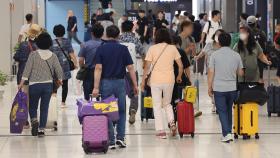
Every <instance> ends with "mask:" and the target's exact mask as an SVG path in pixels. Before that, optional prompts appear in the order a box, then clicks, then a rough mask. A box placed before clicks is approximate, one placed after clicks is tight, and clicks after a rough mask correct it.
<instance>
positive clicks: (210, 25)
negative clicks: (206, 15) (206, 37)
mask: <svg viewBox="0 0 280 158" xmlns="http://www.w3.org/2000/svg"><path fill="white" fill-rule="evenodd" d="M218 23H219V27H221V25H222V24H221V22H218ZM208 24H209V26H208V30H207V34H209V31H210V28H211V27H212V22H211V21H210V20H209V21H208Z"/></svg>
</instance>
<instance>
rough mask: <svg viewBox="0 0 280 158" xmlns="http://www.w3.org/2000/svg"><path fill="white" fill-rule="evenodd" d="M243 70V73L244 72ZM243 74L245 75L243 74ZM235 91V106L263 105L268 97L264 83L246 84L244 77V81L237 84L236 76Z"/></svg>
mask: <svg viewBox="0 0 280 158" xmlns="http://www.w3.org/2000/svg"><path fill="white" fill-rule="evenodd" d="M245 70H246V69H245V68H244V72H245ZM244 74H245V73H244ZM237 91H238V98H237V100H236V102H235V103H236V104H246V103H249V102H253V103H257V104H259V105H261V106H262V105H264V104H265V103H266V102H267V100H268V98H269V96H268V93H267V91H266V90H265V88H264V83H259V82H246V76H245V75H244V81H243V82H238V76H237Z"/></svg>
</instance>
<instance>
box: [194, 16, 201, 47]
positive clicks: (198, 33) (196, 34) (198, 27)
mask: <svg viewBox="0 0 280 158" xmlns="http://www.w3.org/2000/svg"><path fill="white" fill-rule="evenodd" d="M201 33H202V26H201V24H200V22H199V20H196V21H195V22H194V23H193V33H192V37H193V38H194V40H195V42H196V43H198V42H199V41H200V36H201Z"/></svg>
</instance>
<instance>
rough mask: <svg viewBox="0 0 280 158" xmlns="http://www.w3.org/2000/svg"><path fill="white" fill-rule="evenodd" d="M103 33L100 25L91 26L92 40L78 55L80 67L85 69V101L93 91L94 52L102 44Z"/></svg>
mask: <svg viewBox="0 0 280 158" xmlns="http://www.w3.org/2000/svg"><path fill="white" fill-rule="evenodd" d="M103 33H104V28H103V26H102V25H101V24H99V23H97V24H95V25H93V27H92V30H91V34H92V39H91V40H90V41H88V42H86V43H85V44H84V46H83V47H82V48H81V50H80V52H79V55H78V57H79V65H80V67H81V68H85V69H86V77H85V79H84V80H83V89H84V98H85V100H89V99H90V94H91V93H92V90H93V86H94V68H95V64H96V51H97V49H98V47H99V46H100V45H101V44H104V42H103V41H102V40H101V37H102V36H103Z"/></svg>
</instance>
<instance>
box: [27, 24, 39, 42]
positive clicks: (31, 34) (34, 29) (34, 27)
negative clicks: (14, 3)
mask: <svg viewBox="0 0 280 158" xmlns="http://www.w3.org/2000/svg"><path fill="white" fill-rule="evenodd" d="M42 31H43V29H42V27H41V26H39V25H38V24H31V25H30V28H29V30H28V31H27V33H26V34H27V37H28V38H31V39H34V38H36V37H37V36H39V35H40V34H41V33H42Z"/></svg>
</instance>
